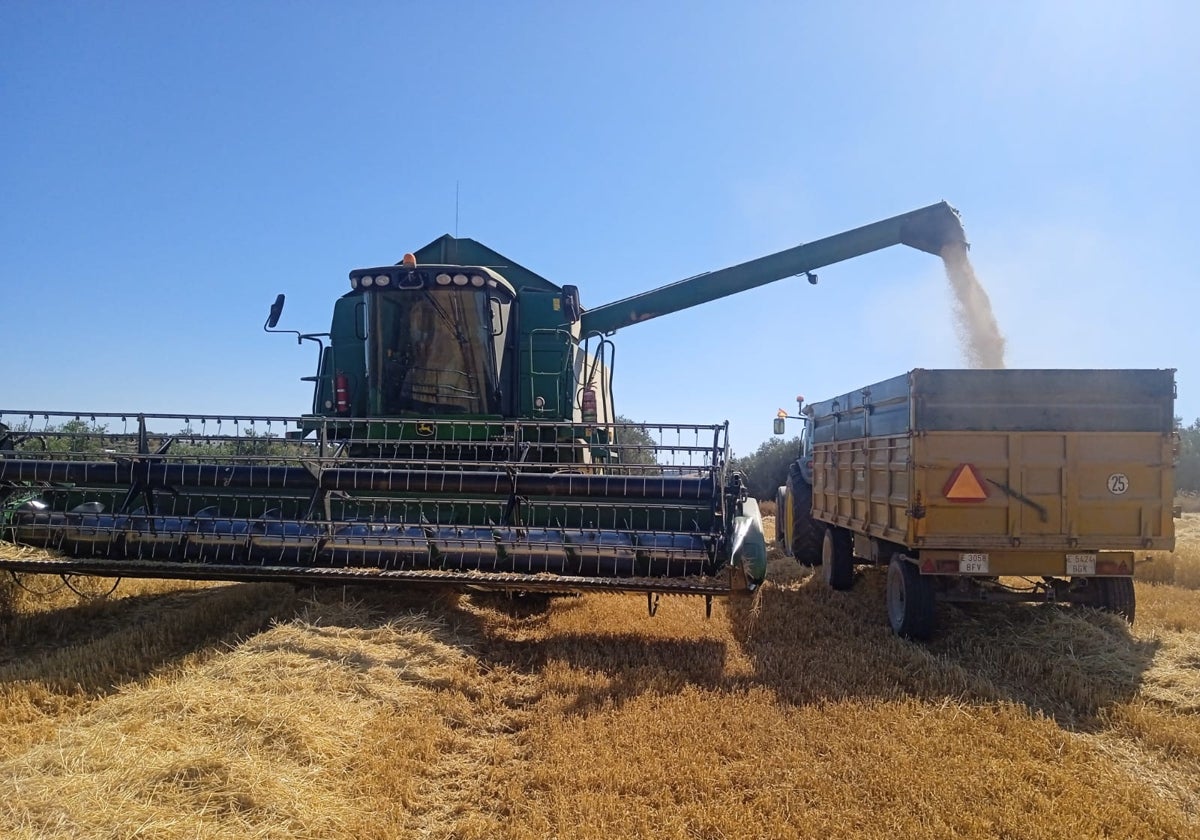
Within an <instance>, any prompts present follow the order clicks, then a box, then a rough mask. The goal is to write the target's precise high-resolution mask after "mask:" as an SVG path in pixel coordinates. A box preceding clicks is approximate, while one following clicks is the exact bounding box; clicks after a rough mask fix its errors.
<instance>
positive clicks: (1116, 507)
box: [779, 369, 1176, 638]
mask: <svg viewBox="0 0 1200 840" xmlns="http://www.w3.org/2000/svg"><path fill="white" fill-rule="evenodd" d="M1174 397H1175V381H1174V371H1173V370H919V369H918V370H914V371H911V372H909V373H907V374H904V375H902V376H899V377H895V378H893V379H889V380H886V381H884V382H880V383H877V384H875V385H872V386H870V387H867V388H863V389H861V390H858V391H853V392H851V393H849V394H844V395H842V396H839V397H837V398H835V399H832V400H826V401H824V402H820V403H816V404H813V405H810V406H808V407H807V408H805V409H804V410H803V416H804V418H805V420H806V426H805V430H804V436H803V449H802V453H801V458H800V460H799V462H798V464H797V467H796V468H795V469H793V473H801V472H803V473H806V474H807V475H808V476H810V478H809V479H808V480H809V481H810V482H811V494H812V502H811V509H810V510H809V511H808V512H807V515H808V516H809V517H810V522H808V523H803V517H804V516H805V515H806V512H805V511H803V510H801V509H794V505H793V504H792V503H791V501H792V500H791V498H790V497H789V494H788V493H787V491H785V492H784V498H783V500H782V501H783V510H784V511H785V514H784V520H785V523H786V524H785V527H783V528H781V529H779V531H780V533H781V534H784V535H785V536H784V540H785V543H786V540H787V535H788V534H792V533H796V532H797V531H799V530H803V528H800V529H797V528H796V523H797V522H799V523H801V524H802V525H804V527H806V528H808V529H813V528H815V529H818V530H819V532H820V533H821V535H822V536H821V554H820V563H821V572H822V575H823V577H824V579H825V581H826V582H827V583H828V584H829V585H830V586H831V587H833V588H835V589H846V588H849V587H850V586H851V585H852V584H853V581H854V566H855V565H856V564H860V563H871V564H881V565H882V564H886V565H887V566H888V581H887V611H888V618H889V621H890V623H891V625H892V628H893V629H894V630H895V631H896V632H897V633H899V634H901V635H904V636H908V637H912V638H927V637H928V636H929V635H930V634H932V632H933V630H934V622H935V609H934V605H935V603H936V601H938V600H946V601H960V602H961V601H995V600H1027V601H1028V600H1037V601H1054V602H1067V603H1074V604H1081V605H1086V606H1091V607H1098V608H1100V609H1105V610H1110V611H1113V612H1117V613H1120V614H1122V615H1124V616H1125V617H1126V618H1127V619H1128V620H1129V621H1130V622H1132V621H1133V617H1134V612H1135V603H1134V589H1133V569H1134V557H1135V553H1136V552H1137V551H1139V550H1151V549H1153V550H1170V549H1172V548H1174V542H1175V535H1174V521H1173V519H1172V513H1173V510H1172V504H1173V500H1174V463H1173V462H1174V457H1175V451H1174V449H1175V440H1176V438H1175V433H1174ZM792 485H793V481H792V480H789V488H791V487H792ZM806 489H807V488H806ZM796 495H797V496H800V497H801V499H802V497H803V495H804V494H803V493H799V494H796ZM789 520H790V521H789ZM800 559H803V558H800Z"/></svg>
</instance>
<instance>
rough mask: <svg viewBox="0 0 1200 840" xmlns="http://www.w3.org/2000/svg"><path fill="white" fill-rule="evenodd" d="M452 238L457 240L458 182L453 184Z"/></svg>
mask: <svg viewBox="0 0 1200 840" xmlns="http://www.w3.org/2000/svg"><path fill="white" fill-rule="evenodd" d="M454 238H455V239H458V181H457V180H456V181H455V182H454Z"/></svg>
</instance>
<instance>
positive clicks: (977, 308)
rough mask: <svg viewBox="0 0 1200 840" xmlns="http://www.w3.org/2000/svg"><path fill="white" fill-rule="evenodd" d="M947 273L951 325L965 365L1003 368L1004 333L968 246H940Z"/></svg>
mask: <svg viewBox="0 0 1200 840" xmlns="http://www.w3.org/2000/svg"><path fill="white" fill-rule="evenodd" d="M942 261H943V262H944V263H945V264H946V276H947V277H948V278H949V280H950V287H951V288H952V289H953V290H954V327H955V332H956V333H958V343H959V346H960V347H962V351H963V355H964V356H965V357H966V362H967V366H968V367H972V368H1002V367H1004V344H1005V342H1004V336H1003V335H1001V333H1000V326H999V325H998V324H997V323H996V316H995V315H994V314H993V313H992V302H991V301H990V300H989V299H988V294H987V291H986V290H985V289H984V288H983V286H982V284H980V282H979V278H977V277H976V276H975V269H974V268H973V267H972V265H971V258H970V257H969V256H967V246H966V245H965V244H964V243H961V242H951V243H948V244H947V245H946V246H945V247H943V248H942Z"/></svg>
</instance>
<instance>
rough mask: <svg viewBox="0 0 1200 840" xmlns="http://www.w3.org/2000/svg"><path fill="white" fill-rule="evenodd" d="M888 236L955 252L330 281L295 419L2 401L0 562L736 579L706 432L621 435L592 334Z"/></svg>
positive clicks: (815, 253)
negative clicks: (609, 287)
mask: <svg viewBox="0 0 1200 840" xmlns="http://www.w3.org/2000/svg"><path fill="white" fill-rule="evenodd" d="M897 244H906V245H910V246H912V247H914V248H918V249H920V250H923V251H927V252H929V253H932V254H940V253H941V251H942V249H943V248H944V247H945V246H947V245H950V244H954V245H957V246H964V245H965V239H964V235H963V230H962V226H961V224H960V222H959V218H958V214H957V213H956V212H955V211H954V210H953V209H952V208H951V207H950V206H949V205H948V204H946V203H944V202H943V203H939V204H935V205H932V206H930V207H926V208H924V209H921V210H916V211H913V212H910V213H906V214H903V215H900V216H896V217H894V218H891V219H887V220H884V221H881V222H876V223H874V224H870V225H866V226H864V227H861V228H857V229H855V230H851V231H848V232H845V233H840V234H837V235H834V236H830V237H827V238H825V239H821V240H818V241H816V242H812V243H809V244H807V245H800V246H797V247H795V248H791V249H789V250H786V251H782V252H780V253H777V254H772V255H769V256H766V257H762V258H760V259H756V260H752V261H750V262H747V263H743V264H741V265H737V266H733V267H731V268H726V269H722V270H719V271H713V272H709V273H706V274H702V275H698V276H695V277H691V278H688V279H686V280H681V281H679V282H677V283H674V284H671V285H667V286H663V287H661V288H658V289H655V290H653V291H649V292H646V293H643V294H639V295H635V296H633V297H630V298H626V299H624V300H620V301H616V302H614V303H609V304H606V305H604V306H600V307H596V308H593V309H585V308H583V306H582V305H581V303H580V296H579V291H578V289H576V288H575V287H572V286H558V285H555V284H554V283H551V282H550V281H548V280H546V279H545V278H543V277H540V276H538V275H537V274H535V273H533V272H532V271H530V270H528V269H526V268H524V267H522V266H521V265H518V264H517V263H515V262H514V261H512V260H510V259H508V258H507V257H505V256H503V255H501V254H499V253H497V252H495V251H493V250H491V249H489V248H487V247H485V246H484V245H482V244H480V243H478V242H475V241H473V240H471V239H456V238H454V237H450V236H443V237H442V238H440V239H438V240H436V241H434V242H432V243H430V244H429V245H427V246H425V247H424V248H422V249H420V250H418V251H416V252H415V253H413V254H406V255H405V257H404V259H403V260H402V261H401V262H399V263H397V264H396V265H387V266H380V267H376V268H364V269H358V270H355V271H352V272H351V273H350V290H349V291H348V292H347V293H346V294H344V295H343V296H342V297H340V298H339V299H338V300H337V302H336V303H335V304H334V309H333V321H332V325H331V327H330V330H329V332H328V333H320V334H304V333H298V332H295V333H292V334H293V335H295V336H296V338H297V341H298V342H304V341H311V342H313V343H315V344H316V345H317V346H318V348H319V362H318V367H317V371H316V374H315V375H314V376H312V377H309V378H308V379H309V381H311V382H312V383H313V386H314V399H313V406H312V412H311V413H310V414H306V415H303V416H300V417H237V416H212V415H208V416H206V415H198V414H197V415H186V416H184V415H154V414H142V413H127V414H111V413H108V414H102V413H91V412H53V411H29V410H0V540H3V542H0V569H7V570H9V571H11V572H13V573H45V574H55V575H65V576H73V575H95V576H106V577H113V578H116V577H162V578H183V579H215V580H243V581H253V580H272V581H295V582H336V583H370V584H379V583H385V582H386V583H397V584H406V585H417V584H438V585H447V584H449V585H455V586H460V587H472V588H484V589H500V590H508V591H539V590H542V591H554V592H578V591H588V590H614V591H629V592H645V593H648V595H649V596H651V597H653V596H654V595H655V594H656V593H687V594H697V595H704V596H708V597H709V598H710V599H711V597H712V596H713V595H722V594H728V593H729V592H731V591H733V590H736V589H753V588H755V587H756V586H758V584H759V583H761V581H762V580H763V578H764V575H765V572H766V549H765V544H764V540H763V535H762V523H761V518H760V516H759V512H758V507H757V504H756V503H755V501H754V500H753V499H750V498H747V495H746V492H745V490H744V487H743V484H742V481H741V477H740V475H738V474H737V473H735V472H733V471H731V470H730V469H729V468H728V462H729V449H728V442H727V427H726V425H724V424H713V425H689V424H677V425H657V424H656V425H654V426H652V427H650V426H645V425H627V424H621V423H618V422H617V414H616V411H615V409H614V403H613V393H612V375H613V370H614V365H613V361H614V345H613V342H612V340H611V336H612V334H613V333H614V332H616V331H617V330H619V329H622V328H624V327H628V326H630V325H632V324H636V323H640V322H643V321H647V320H650V319H653V318H656V317H658V316H660V315H665V314H668V313H670V312H676V311H679V310H681V309H685V308H687V307H691V306H695V305H697V304H700V303H704V302H707V301H711V300H716V299H718V298H721V297H724V296H726V295H730V294H733V293H735V292H740V291H745V290H747V289H751V288H754V287H756V286H760V285H763V284H765V283H769V282H772V281H775V280H779V279H782V278H785V277H791V276H795V275H806V276H807V277H808V279H809V280H810V282H814V283H815V282H816V277H815V275H813V274H812V272H813V271H815V270H816V269H818V268H821V267H823V266H826V265H830V264H832V263H836V262H840V261H842V260H846V259H849V258H852V257H855V256H859V255H862V254H866V253H869V252H872V251H876V250H879V249H882V248H886V247H889V246H891V245H897ZM283 305H284V296H283V295H280V296H279V297H278V298H277V299H276V301H275V303H274V305H273V306H272V307H271V311H270V316H269V317H268V319H267V323H266V325H265V329H267V330H268V331H279V330H276V326H277V323H278V321H279V319H280V315H281V313H282V310H283ZM23 546H34V547H40V548H46V549H53V550H54V551H53V552H52V553H48V552H32V551H29V550H28V549H27V548H23Z"/></svg>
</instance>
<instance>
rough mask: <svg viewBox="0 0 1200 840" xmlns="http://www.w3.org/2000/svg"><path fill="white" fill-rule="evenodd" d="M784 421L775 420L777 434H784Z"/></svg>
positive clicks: (778, 418) (777, 418) (780, 419)
mask: <svg viewBox="0 0 1200 840" xmlns="http://www.w3.org/2000/svg"><path fill="white" fill-rule="evenodd" d="M783 427H784V419H783V418H782V417H776V418H775V434H777V435H781V434H783Z"/></svg>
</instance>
